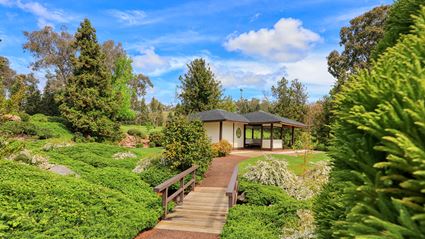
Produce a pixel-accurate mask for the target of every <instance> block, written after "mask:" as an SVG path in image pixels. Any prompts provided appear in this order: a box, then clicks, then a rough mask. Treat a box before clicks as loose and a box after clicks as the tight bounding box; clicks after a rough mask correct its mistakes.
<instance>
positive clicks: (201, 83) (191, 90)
mask: <svg viewBox="0 0 425 239" xmlns="http://www.w3.org/2000/svg"><path fill="white" fill-rule="evenodd" d="M187 67H188V71H187V73H186V74H185V75H184V76H180V77H179V80H180V82H181V86H180V90H181V93H180V94H179V95H178V97H179V99H180V100H181V105H180V107H181V108H180V109H181V110H182V111H183V113H185V114H189V113H192V112H200V111H205V110H212V109H215V108H217V107H218V104H219V102H220V99H221V95H222V89H221V83H220V82H219V81H217V80H216V79H215V78H214V74H213V72H212V71H211V69H210V67H209V66H208V65H207V63H206V62H205V60H204V59H202V58H200V59H195V60H193V61H192V62H190V63H189V64H188V65H187Z"/></svg>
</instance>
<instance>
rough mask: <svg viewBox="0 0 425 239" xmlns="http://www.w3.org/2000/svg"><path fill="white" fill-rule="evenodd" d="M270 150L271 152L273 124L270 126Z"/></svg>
mask: <svg viewBox="0 0 425 239" xmlns="http://www.w3.org/2000/svg"><path fill="white" fill-rule="evenodd" d="M270 149H271V150H273V123H271V126H270Z"/></svg>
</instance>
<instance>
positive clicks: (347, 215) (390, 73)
mask: <svg viewBox="0 0 425 239" xmlns="http://www.w3.org/2000/svg"><path fill="white" fill-rule="evenodd" d="M415 19H416V20H415V22H416V24H415V28H414V30H413V31H412V32H411V34H409V35H406V36H404V37H402V38H401V41H399V42H398V43H397V44H396V45H395V46H394V47H391V48H388V49H387V51H386V52H385V53H384V54H383V55H381V57H380V58H379V60H378V61H377V62H376V63H374V64H373V65H372V67H371V69H370V70H369V71H367V70H363V71H360V72H359V73H358V74H357V75H356V76H355V77H354V78H352V79H351V80H350V81H348V82H347V85H346V86H345V87H344V88H343V89H342V91H341V93H339V94H337V96H336V98H337V99H336V104H337V109H338V110H336V112H335V115H336V122H335V124H334V125H333V126H332V128H333V132H334V136H335V139H334V140H333V142H332V145H333V147H332V151H331V153H332V156H333V158H334V166H335V167H334V173H333V179H332V180H331V182H336V183H338V182H341V181H343V182H346V183H348V184H347V185H352V186H348V187H347V186H344V189H343V190H341V189H340V188H341V187H328V188H327V190H326V191H325V192H326V194H327V195H333V194H339V195H338V197H335V196H333V199H332V200H331V201H326V200H323V201H318V203H317V205H319V207H318V208H317V210H316V211H317V212H323V211H324V210H328V212H329V213H326V214H325V213H323V214H317V215H316V216H317V217H316V219H317V222H318V228H319V230H318V231H319V233H320V232H324V233H328V235H327V236H324V235H321V238H330V237H329V236H330V235H329V232H331V233H332V234H331V236H332V237H333V238H354V237H355V238H411V239H418V238H425V207H424V205H425V204H424V202H425V190H424V188H425V171H424V169H425V123H424V122H425V101H424V95H425V84H424V79H425V8H422V10H421V12H420V15H419V16H418V17H415ZM337 174H338V175H343V176H344V177H345V178H344V179H342V180H341V179H340V180H337V181H335V179H337V178H338V177H335V175H337ZM321 198H322V199H323V198H326V196H325V197H324V196H323V195H322V197H321ZM347 198H349V199H348V200H347ZM332 210H335V211H334V212H333V211H332ZM341 213H343V214H344V215H341Z"/></svg>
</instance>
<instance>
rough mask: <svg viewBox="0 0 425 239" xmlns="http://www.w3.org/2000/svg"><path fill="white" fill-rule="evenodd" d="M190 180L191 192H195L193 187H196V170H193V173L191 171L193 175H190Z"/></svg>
mask: <svg viewBox="0 0 425 239" xmlns="http://www.w3.org/2000/svg"><path fill="white" fill-rule="evenodd" d="M192 179H193V184H192V191H195V185H196V170H195V171H193V173H192Z"/></svg>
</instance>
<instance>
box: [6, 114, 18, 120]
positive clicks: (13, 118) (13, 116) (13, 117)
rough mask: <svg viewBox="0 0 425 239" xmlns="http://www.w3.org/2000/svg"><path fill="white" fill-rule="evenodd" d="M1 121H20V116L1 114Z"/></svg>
mask: <svg viewBox="0 0 425 239" xmlns="http://www.w3.org/2000/svg"><path fill="white" fill-rule="evenodd" d="M1 119H2V121H21V117H19V116H17V115H11V114H6V115H3V116H1Z"/></svg>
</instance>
